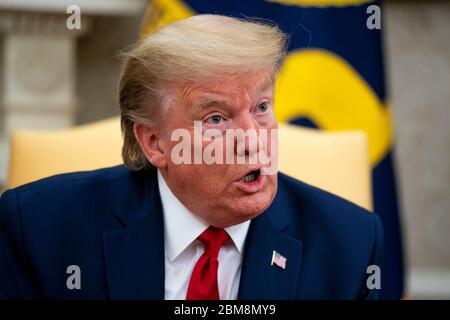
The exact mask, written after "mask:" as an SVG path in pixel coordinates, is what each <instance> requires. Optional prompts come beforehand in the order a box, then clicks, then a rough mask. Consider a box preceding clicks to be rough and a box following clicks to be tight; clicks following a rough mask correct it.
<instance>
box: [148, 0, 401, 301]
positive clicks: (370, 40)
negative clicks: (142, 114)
mask: <svg viewBox="0 0 450 320" xmlns="http://www.w3.org/2000/svg"><path fill="white" fill-rule="evenodd" d="M377 10H378V11H379V10H380V3H378V2H372V1H364V0H266V1H264V0H246V1H241V0H239V1H238V0H227V1H219V0H216V1H213V0H208V1H205V0H184V1H181V0H153V1H150V2H149V6H148V8H147V13H146V17H145V19H144V22H143V33H144V34H146V33H150V32H151V31H153V30H155V29H156V28H158V27H159V26H162V25H165V24H167V23H170V22H172V21H175V20H179V19H183V18H187V17H189V16H191V15H194V14H202V13H215V14H224V15H229V16H235V17H240V18H242V17H258V18H263V19H268V20H271V21H274V22H275V23H276V24H277V25H278V26H279V27H280V28H281V29H282V30H283V31H284V32H285V33H287V34H289V36H290V42H289V48H288V50H289V51H288V55H287V57H286V60H285V62H284V64H283V66H282V69H281V72H280V74H279V76H278V78H277V88H276V94H275V110H276V114H277V117H278V119H279V120H280V121H285V122H290V123H294V124H298V125H304V126H309V127H315V128H318V129H322V130H352V129H359V130H363V131H365V132H366V133H367V136H368V140H369V150H370V161H371V165H372V168H373V171H372V172H373V174H372V181H373V182H372V183H373V188H372V189H373V203H374V211H375V213H377V214H378V215H379V216H380V217H381V219H382V221H383V225H384V229H385V259H384V263H383V265H382V298H384V299H399V298H401V297H402V294H403V255H402V241H401V240H402V238H401V233H400V224H399V209H398V204H397V195H396V188H395V179H394V172H393V166H392V142H393V140H392V128H391V120H390V113H389V107H388V104H387V99H386V92H385V83H384V68H383V55H382V41H381V40H382V39H381V30H380V29H379V28H377V23H374V22H373V21H369V24H370V26H368V20H370V19H374V18H376V16H375V17H374V16H373V15H374V14H376V13H377ZM373 25H375V28H372V26H373ZM279 106H283V107H282V108H281V107H279Z"/></svg>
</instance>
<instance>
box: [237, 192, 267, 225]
mask: <svg viewBox="0 0 450 320" xmlns="http://www.w3.org/2000/svg"><path fill="white" fill-rule="evenodd" d="M274 196H275V194H273V195H270V194H253V195H248V196H244V197H242V198H241V199H239V200H237V201H236V202H235V203H234V208H233V209H234V210H233V212H235V216H236V217H237V218H239V220H241V222H244V221H246V220H249V219H253V218H256V217H257V216H259V215H260V214H261V213H263V212H264V210H266V209H267V208H268V207H269V206H270V204H271V203H272V201H273V198H274Z"/></svg>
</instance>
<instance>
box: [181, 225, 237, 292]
mask: <svg viewBox="0 0 450 320" xmlns="http://www.w3.org/2000/svg"><path fill="white" fill-rule="evenodd" d="M229 238H230V237H229V236H228V234H227V233H226V231H225V230H223V229H217V228H214V227H209V228H208V229H206V230H205V231H204V232H203V233H202V234H201V235H200V236H199V237H198V239H199V240H200V241H201V242H203V245H204V246H205V252H204V253H203V254H202V256H201V257H200V258H199V259H198V261H197V263H196V265H195V267H194V270H193V271H192V275H191V279H190V280H189V287H188V290H187V295H186V300H219V299H220V297H219V286H218V284H217V269H218V267H219V261H218V260H217V256H218V255H219V250H220V247H222V245H223V244H224V243H225V242H227V240H228V239H229Z"/></svg>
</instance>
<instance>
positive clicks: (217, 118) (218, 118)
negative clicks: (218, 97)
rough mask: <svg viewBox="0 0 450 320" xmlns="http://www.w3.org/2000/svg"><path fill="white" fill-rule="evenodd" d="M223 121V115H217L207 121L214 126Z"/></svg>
mask: <svg viewBox="0 0 450 320" xmlns="http://www.w3.org/2000/svg"><path fill="white" fill-rule="evenodd" d="M222 120H223V118H222V116H221V115H218V114H215V115H213V116H211V117H209V118H208V119H207V121H208V122H210V123H212V124H219V123H220V122H221V121H222Z"/></svg>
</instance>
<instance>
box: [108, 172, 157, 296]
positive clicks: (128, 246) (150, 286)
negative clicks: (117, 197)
mask: <svg viewBox="0 0 450 320" xmlns="http://www.w3.org/2000/svg"><path fill="white" fill-rule="evenodd" d="M130 176H131V177H130V181H129V187H128V192H127V193H126V194H125V197H124V198H123V199H122V201H121V204H120V205H119V208H118V210H117V213H116V216H117V217H118V218H119V220H120V221H121V222H122V224H123V225H124V227H125V228H124V229H121V230H115V231H110V232H105V233H104V234H103V244H104V257H105V264H106V274H107V281H108V287H109V291H110V297H111V299H164V260H165V257H164V224H163V217H162V208H161V200H160V197H159V192H158V186H157V179H156V174H154V172H135V173H130Z"/></svg>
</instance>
